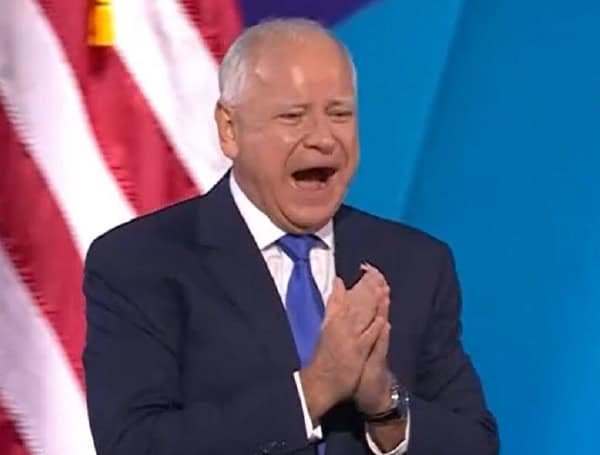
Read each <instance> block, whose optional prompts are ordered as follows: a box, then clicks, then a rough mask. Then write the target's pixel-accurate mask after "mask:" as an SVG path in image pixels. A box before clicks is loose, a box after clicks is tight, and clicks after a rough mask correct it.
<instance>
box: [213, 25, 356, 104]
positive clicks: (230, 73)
mask: <svg viewBox="0 0 600 455" xmlns="http://www.w3.org/2000/svg"><path fill="white" fill-rule="evenodd" d="M315 33H317V34H321V35H325V36H328V37H330V38H331V39H333V40H334V41H335V42H336V43H337V44H338V45H339V46H340V48H341V50H342V51H343V52H344V54H345V55H346V58H347V59H348V63H349V64H350V68H351V71H352V84H353V86H354V91H355V92H356V67H355V65H354V60H353V59H352V55H351V54H350V51H349V50H348V48H347V47H346V46H345V45H344V43H342V42H341V41H340V40H338V39H337V38H336V37H335V36H333V34H332V33H331V32H330V31H329V30H327V29H326V28H325V27H324V26H323V25H321V24H320V23H318V22H317V21H314V20H311V19H304V18H276V19H268V20H266V21H263V22H260V23H259V24H256V25H254V26H252V27H250V28H247V29H246V30H244V32H242V34H241V35H240V36H239V37H238V38H237V39H236V40H235V41H234V43H233V44H232V45H231V47H230V48H229V49H228V51H227V53H226V54H225V56H224V57H223V61H222V62H221V65H220V67H219V91H220V93H221V97H220V101H221V102H222V103H224V104H228V105H234V104H236V103H238V102H239V100H240V97H241V95H242V93H243V90H244V88H245V84H246V78H247V75H248V73H249V72H250V67H249V66H250V64H251V62H250V61H251V54H252V50H253V47H254V46H255V45H256V43H258V42H260V41H262V40H263V39H265V38H270V39H277V40H281V39H289V40H299V39H302V38H305V37H306V35H308V34H315Z"/></svg>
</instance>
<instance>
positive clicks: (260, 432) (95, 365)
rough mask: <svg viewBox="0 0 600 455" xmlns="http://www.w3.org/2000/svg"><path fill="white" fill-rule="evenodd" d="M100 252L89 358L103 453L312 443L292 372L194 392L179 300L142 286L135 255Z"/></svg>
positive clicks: (173, 453) (90, 292) (91, 265)
mask: <svg viewBox="0 0 600 455" xmlns="http://www.w3.org/2000/svg"><path fill="white" fill-rule="evenodd" d="M94 256H95V253H94V251H91V253H90V254H88V259H87V261H86V273H85V277H84V292H85V295H86V300H87V307H86V308H87V310H86V311H87V325H88V326H87V339H86V347H85V351H84V357H83V360H84V366H85V379H86V386H87V400H88V410H89V417H90V424H91V429H92V434H93V437H94V443H95V446H96V450H97V454H98V455H131V454H152V455H167V454H168V455H194V454H197V455H201V454H216V453H232V454H233V453H236V454H254V453H273V454H277V453H288V452H293V451H297V450H299V449H302V448H303V447H305V446H307V444H308V441H307V437H306V432H305V425H304V419H303V414H302V407H301V403H300V400H299V397H298V392H297V389H296V385H295V383H294V380H293V377H292V374H289V375H285V376H282V377H268V378H267V379H266V380H261V381H258V380H256V381H254V382H252V383H248V384H247V385H246V386H245V387H241V388H240V390H239V391H232V394H231V396H230V397H228V399H227V400H225V401H224V400H219V401H210V400H209V399H208V400H206V401H186V399H185V398H184V397H183V393H182V390H181V387H180V377H179V374H180V371H181V370H182V368H185V366H184V365H182V364H181V362H180V356H179V355H178V352H179V350H180V349H181V346H179V339H178V338H179V337H180V336H181V332H182V330H181V329H178V327H180V326H181V320H179V319H180V318H183V317H184V315H182V312H181V310H180V309H178V308H177V307H176V303H175V304H174V303H173V302H172V300H173V299H172V298H171V299H167V298H161V291H160V286H159V287H157V288H151V289H150V290H148V291H144V292H137V290H136V286H137V287H138V288H145V287H146V285H140V282H139V281H143V279H144V278H141V279H138V278H135V272H132V271H131V270H130V269H131V268H135V267H136V264H130V265H131V267H128V266H123V265H119V264H116V263H115V264H114V267H116V268H117V270H113V267H108V266H106V261H102V262H103V263H104V265H102V266H99V267H98V264H97V263H96V261H95V257H94ZM132 276H134V278H133V279H132V278H131V277H132ZM166 302H168V305H167V303H166ZM207 368H210V366H207ZM249 376H254V375H249ZM265 376H266V375H265Z"/></svg>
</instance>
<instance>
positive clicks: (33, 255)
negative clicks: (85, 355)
mask: <svg viewBox="0 0 600 455" xmlns="http://www.w3.org/2000/svg"><path fill="white" fill-rule="evenodd" d="M0 144H2V156H1V158H2V165H1V166H0V243H2V246H3V247H4V249H5V251H6V252H7V254H8V255H9V257H10V258H11V260H12V262H13V264H14V265H15V269H16V270H17V271H18V273H19V276H20V277H21V279H22V280H23V282H24V283H25V284H26V286H27V287H28V289H29V291H30V293H31V295H32V296H33V298H34V302H35V304H37V306H38V307H39V310H40V312H41V313H42V314H43V315H44V316H45V317H46V318H47V319H48V321H49V322H50V325H51V326H52V328H53V329H54V330H55V331H56V333H57V335H58V339H59V340H60V341H61V344H62V346H63V349H64V350H65V352H66V354H67V357H68V359H69V361H70V364H71V365H72V367H73V368H74V370H75V372H76V374H77V376H78V378H79V379H80V381H81V383H82V384H83V371H82V367H81V352H82V349H83V342H84V332H85V320H84V317H83V314H84V313H83V295H82V293H81V291H80V289H81V276H82V261H81V259H80V257H79V254H78V253H77V251H76V249H75V245H74V243H73V240H72V238H71V235H70V234H69V230H68V227H67V225H66V223H65V220H64V218H63V216H62V214H61V212H60V209H59V207H58V206H57V204H56V202H55V200H54V199H53V198H52V195H51V194H50V192H49V189H48V187H47V186H46V183H45V182H44V180H43V177H42V176H41V174H40V172H39V170H38V168H37V167H36V165H35V163H34V162H33V160H32V159H31V157H30V156H29V155H28V153H27V151H26V149H25V147H24V146H23V144H22V143H21V142H20V141H19V140H18V139H17V137H16V135H15V133H14V130H13V128H12V125H11V124H10V122H9V121H8V118H7V116H6V113H5V111H4V109H3V108H2V105H1V104H0ZM32 392H33V393H35V391H32ZM0 453H2V454H7V455H25V454H26V453H27V451H26V449H25V447H24V445H23V442H22V440H21V439H20V438H19V437H18V436H17V433H16V432H15V428H14V426H13V424H12V422H10V419H9V418H8V417H7V415H6V413H5V412H3V410H2V409H0Z"/></svg>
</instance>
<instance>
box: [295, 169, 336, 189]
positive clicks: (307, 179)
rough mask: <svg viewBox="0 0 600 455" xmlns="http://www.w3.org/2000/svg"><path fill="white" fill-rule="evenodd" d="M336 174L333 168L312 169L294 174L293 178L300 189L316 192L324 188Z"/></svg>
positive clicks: (301, 170)
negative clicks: (315, 190)
mask: <svg viewBox="0 0 600 455" xmlns="http://www.w3.org/2000/svg"><path fill="white" fill-rule="evenodd" d="M335 173H336V169H335V168H333V167H327V166H319V167H310V168H306V169H300V170H297V171H295V172H293V173H292V178H293V179H294V183H295V184H296V186H298V187H299V188H301V189H310V190H314V189H321V188H324V187H325V186H326V185H327V182H329V180H330V179H331V177H333V175H334V174H335Z"/></svg>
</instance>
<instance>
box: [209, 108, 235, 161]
mask: <svg viewBox="0 0 600 455" xmlns="http://www.w3.org/2000/svg"><path fill="white" fill-rule="evenodd" d="M215 121H216V122H217V130H218V133H219V142H220V143H221V149H222V150H223V153H224V154H225V156H226V157H227V158H229V159H231V160H234V159H235V158H236V157H237V155H238V146H237V142H236V135H235V128H234V125H233V110H232V109H231V108H229V107H227V106H225V105H224V104H223V103H222V102H221V101H217V105H216V106H215Z"/></svg>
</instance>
